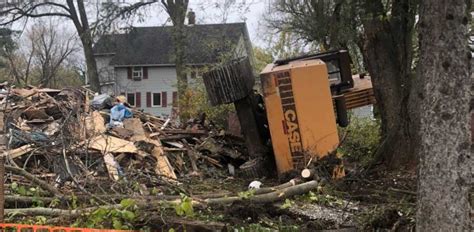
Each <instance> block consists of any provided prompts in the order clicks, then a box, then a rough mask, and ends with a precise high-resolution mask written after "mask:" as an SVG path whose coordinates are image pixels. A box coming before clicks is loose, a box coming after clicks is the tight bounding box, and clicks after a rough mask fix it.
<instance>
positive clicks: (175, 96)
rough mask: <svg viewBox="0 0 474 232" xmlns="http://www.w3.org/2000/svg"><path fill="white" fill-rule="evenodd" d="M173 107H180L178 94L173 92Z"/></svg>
mask: <svg viewBox="0 0 474 232" xmlns="http://www.w3.org/2000/svg"><path fill="white" fill-rule="evenodd" d="M173 106H174V107H177V106H178V92H176V91H173Z"/></svg>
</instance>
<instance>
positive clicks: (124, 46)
mask: <svg viewBox="0 0 474 232" xmlns="http://www.w3.org/2000/svg"><path fill="white" fill-rule="evenodd" d="M172 30H173V27H172V26H163V27H136V28H133V29H132V30H131V31H130V32H128V33H126V34H111V35H105V36H103V37H101V38H100V39H99V41H98V42H97V44H96V45H95V46H94V54H95V55H114V57H113V58H112V61H111V62H110V64H111V65H117V66H120V65H174V63H175V62H174V53H175V52H174V43H173V39H172V36H173V31H172ZM185 32H186V46H187V47H186V49H185V53H186V54H185V55H186V63H187V64H208V63H216V62H218V61H219V58H220V56H222V55H223V54H229V52H231V51H232V50H233V48H234V47H235V46H236V45H237V44H238V42H239V39H240V38H241V36H243V38H244V39H245V40H247V41H249V38H248V33H247V27H246V24H245V23H229V24H202V25H198V24H197V25H193V26H186V27H185Z"/></svg>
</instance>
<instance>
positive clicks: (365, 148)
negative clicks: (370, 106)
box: [339, 117, 380, 166]
mask: <svg viewBox="0 0 474 232" xmlns="http://www.w3.org/2000/svg"><path fill="white" fill-rule="evenodd" d="M345 133H347V134H346V138H345V140H344V141H343V143H342V145H341V147H340V148H339V151H340V152H341V153H342V154H343V156H344V157H345V158H346V159H347V160H348V161H351V162H352V161H353V162H359V163H360V164H361V165H362V166H367V165H369V164H370V163H371V162H372V161H373V159H374V158H375V152H376V150H377V148H378V146H379V142H380V122H379V121H378V120H372V119H369V118H357V117H352V118H351V122H350V124H349V126H348V127H346V128H343V129H341V133H340V134H341V135H342V134H345Z"/></svg>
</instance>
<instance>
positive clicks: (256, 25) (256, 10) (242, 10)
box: [134, 0, 268, 46]
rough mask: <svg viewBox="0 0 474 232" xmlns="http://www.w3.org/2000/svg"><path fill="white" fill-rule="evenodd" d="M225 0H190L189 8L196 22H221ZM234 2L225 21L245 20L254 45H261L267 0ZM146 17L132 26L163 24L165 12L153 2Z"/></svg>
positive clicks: (239, 0) (159, 5) (240, 0)
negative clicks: (194, 14) (194, 15)
mask: <svg viewBox="0 0 474 232" xmlns="http://www.w3.org/2000/svg"><path fill="white" fill-rule="evenodd" d="M223 2H225V0H190V2H189V9H192V10H193V11H194V12H195V13H196V21H197V23H198V24H209V23H223V21H224V20H223V19H222V18H223V17H222V14H223V9H222V8H224V7H223V6H222V4H223ZM235 2H236V3H235V4H234V5H233V6H231V8H230V9H228V12H229V13H228V17H227V20H226V22H227V23H232V22H244V21H245V22H246V23H247V28H248V31H249V34H250V39H251V41H252V43H253V44H254V45H258V46H263V44H264V41H263V39H262V34H263V31H264V25H263V23H261V22H262V21H263V14H264V12H265V6H266V4H268V3H267V2H268V0H260V1H259V0H235ZM146 11H147V12H146V13H147V15H148V17H146V18H145V19H144V21H143V22H141V23H138V22H137V23H134V26H157V25H163V23H164V22H165V21H166V18H167V14H166V12H164V11H163V9H162V7H161V4H160V3H158V4H155V5H154V7H152V8H151V9H147V10H146Z"/></svg>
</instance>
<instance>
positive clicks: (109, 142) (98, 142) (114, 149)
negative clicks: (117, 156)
mask: <svg viewBox="0 0 474 232" xmlns="http://www.w3.org/2000/svg"><path fill="white" fill-rule="evenodd" d="M88 142H89V144H88V147H89V148H91V149H95V150H98V151H100V152H101V153H102V154H107V153H121V152H125V153H137V152H138V149H137V147H135V145H133V143H132V142H129V141H127V140H123V139H119V138H116V137H113V136H110V135H99V136H97V137H95V138H92V139H91V140H90V141H88Z"/></svg>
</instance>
